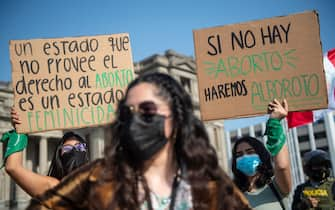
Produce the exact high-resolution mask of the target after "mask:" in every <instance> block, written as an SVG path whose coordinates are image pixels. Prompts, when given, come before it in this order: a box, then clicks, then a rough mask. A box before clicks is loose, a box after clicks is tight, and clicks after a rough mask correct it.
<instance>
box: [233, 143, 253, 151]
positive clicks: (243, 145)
mask: <svg viewBox="0 0 335 210" xmlns="http://www.w3.org/2000/svg"><path fill="white" fill-rule="evenodd" d="M251 149H252V150H253V149H254V148H253V147H252V146H251V145H250V144H249V143H247V142H242V143H240V144H239V145H237V147H236V151H237V152H239V151H245V150H251Z"/></svg>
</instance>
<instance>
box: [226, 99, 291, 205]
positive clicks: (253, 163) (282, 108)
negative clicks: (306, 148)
mask: <svg viewBox="0 0 335 210" xmlns="http://www.w3.org/2000/svg"><path fill="white" fill-rule="evenodd" d="M268 112H269V114H270V118H269V120H268V121H267V124H266V131H265V135H267V138H268V140H267V142H266V145H265V146H264V144H263V142H261V141H259V140H258V139H256V138H253V137H250V136H247V137H242V138H240V139H239V140H237V142H236V143H235V145H234V148H233V158H232V171H233V174H234V181H235V184H236V185H237V186H238V187H239V188H240V190H241V191H242V192H244V194H245V196H246V198H247V199H248V200H249V203H250V205H251V206H252V208H254V209H256V210H269V209H270V210H277V209H278V210H279V209H288V199H287V196H288V194H289V193H290V191H291V172H290V162H289V154H288V149H287V145H286V144H285V141H286V137H285V134H284V131H283V128H282V125H281V123H280V121H281V119H283V118H285V117H286V116H287V113H288V105H287V102H286V100H284V101H283V102H282V103H280V102H279V101H278V100H276V99H274V100H273V101H272V102H270V103H269V105H268ZM271 158H273V161H274V167H273V164H272V162H271Z"/></svg>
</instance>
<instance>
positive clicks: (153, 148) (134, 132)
mask: <svg viewBox="0 0 335 210" xmlns="http://www.w3.org/2000/svg"><path fill="white" fill-rule="evenodd" d="M164 122H165V117H164V116H162V115H157V114H155V115H151V116H148V118H146V116H144V115H143V114H138V113H134V114H133V115H132V117H131V119H129V120H127V121H126V122H125V123H124V125H123V128H122V131H121V140H120V141H121V145H122V147H123V148H124V150H126V151H127V152H129V155H130V156H131V157H132V158H133V159H134V161H145V160H148V159H150V158H151V157H152V156H154V155H155V154H156V153H157V152H159V151H160V150H161V149H162V148H163V147H164V145H165V144H166V143H167V139H166V137H165V133H164Z"/></svg>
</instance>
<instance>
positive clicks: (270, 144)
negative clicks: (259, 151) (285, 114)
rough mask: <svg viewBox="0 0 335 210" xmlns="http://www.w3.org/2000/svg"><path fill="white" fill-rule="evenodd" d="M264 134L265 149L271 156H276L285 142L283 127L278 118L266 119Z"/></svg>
mask: <svg viewBox="0 0 335 210" xmlns="http://www.w3.org/2000/svg"><path fill="white" fill-rule="evenodd" d="M265 135H267V137H268V140H267V142H266V145H265V146H266V148H267V150H268V151H269V152H270V153H271V155H272V156H276V155H277V154H278V153H279V151H280V150H281V149H282V148H283V146H284V144H285V142H286V136H285V134H284V129H283V127H282V125H281V123H280V120H279V119H275V118H270V119H269V120H268V121H267V123H266V129H265Z"/></svg>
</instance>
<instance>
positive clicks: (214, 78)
mask: <svg viewBox="0 0 335 210" xmlns="http://www.w3.org/2000/svg"><path fill="white" fill-rule="evenodd" d="M193 36H194V45H195V55H196V64H197V76H198V82H199V97H200V110H201V115H202V119H203V120H215V119H225V118H233V117H246V116H254V115H259V114H265V113H266V111H267V105H268V103H269V102H270V101H272V100H273V99H274V98H277V99H280V100H281V99H283V98H286V99H287V100H288V103H289V109H290V111H297V110H312V109H321V108H326V107H327V90H326V85H325V84H326V83H325V75H324V70H323V64H322V49H321V42H320V30H319V21H318V15H317V14H316V12H314V11H313V12H305V13H300V14H294V15H289V16H283V17H275V18H270V19H264V20H259V21H253V22H248V23H241V24H235V25H227V26H222V27H213V28H207V29H201V30H194V31H193Z"/></svg>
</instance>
